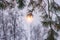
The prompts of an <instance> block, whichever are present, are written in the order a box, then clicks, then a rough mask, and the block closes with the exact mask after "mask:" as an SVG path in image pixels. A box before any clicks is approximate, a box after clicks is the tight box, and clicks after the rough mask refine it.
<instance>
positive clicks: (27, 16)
mask: <svg viewBox="0 0 60 40" xmlns="http://www.w3.org/2000/svg"><path fill="white" fill-rule="evenodd" d="M26 21H27V22H29V23H31V22H32V21H33V15H32V13H29V14H27V15H26Z"/></svg>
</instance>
